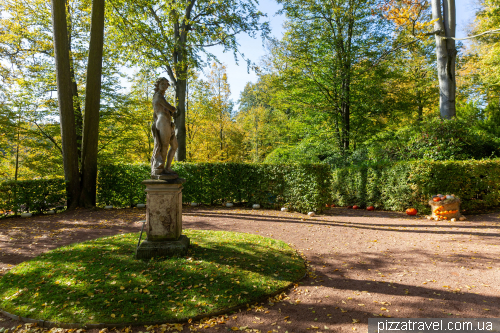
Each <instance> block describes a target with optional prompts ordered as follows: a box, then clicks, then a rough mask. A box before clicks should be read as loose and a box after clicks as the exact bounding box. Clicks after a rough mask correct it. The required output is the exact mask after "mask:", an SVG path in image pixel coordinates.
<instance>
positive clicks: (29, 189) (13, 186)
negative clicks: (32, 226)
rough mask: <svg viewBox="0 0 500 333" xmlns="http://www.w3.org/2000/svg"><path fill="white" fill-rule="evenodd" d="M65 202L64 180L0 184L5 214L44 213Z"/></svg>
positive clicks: (21, 181)
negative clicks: (9, 212) (10, 212)
mask: <svg viewBox="0 0 500 333" xmlns="http://www.w3.org/2000/svg"><path fill="white" fill-rule="evenodd" d="M65 202H66V183H65V181H64V179H38V180H19V181H7V182H4V183H1V184H0V210H1V211H3V212H8V211H13V212H15V213H17V212H42V211H45V210H49V209H53V208H55V207H57V206H61V205H64V204H65Z"/></svg>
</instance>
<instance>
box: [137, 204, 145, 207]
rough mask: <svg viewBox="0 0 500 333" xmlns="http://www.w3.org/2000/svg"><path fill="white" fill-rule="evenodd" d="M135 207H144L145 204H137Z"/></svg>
mask: <svg viewBox="0 0 500 333" xmlns="http://www.w3.org/2000/svg"><path fill="white" fill-rule="evenodd" d="M136 207H137V208H144V207H146V204H137V205H136Z"/></svg>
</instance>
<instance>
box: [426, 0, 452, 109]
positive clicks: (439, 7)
mask: <svg viewBox="0 0 500 333" xmlns="http://www.w3.org/2000/svg"><path fill="white" fill-rule="evenodd" d="M432 19H433V20H435V22H434V33H435V35H436V58H437V73H438V80H439V110H440V113H441V117H442V118H444V119H451V118H452V117H455V116H456V109H455V92H456V78H455V62H456V58H457V48H456V45H455V29H456V9H455V0H432Z"/></svg>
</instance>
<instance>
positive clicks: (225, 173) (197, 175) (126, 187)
mask: <svg viewBox="0 0 500 333" xmlns="http://www.w3.org/2000/svg"><path fill="white" fill-rule="evenodd" d="M172 168H173V169H174V170H175V171H176V172H177V173H178V174H179V176H180V177H182V178H185V179H186V180H187V181H186V183H184V184H183V187H184V189H183V191H182V196H183V201H184V202H199V203H204V204H208V205H213V204H223V203H225V202H237V203H243V204H246V205H248V206H251V205H252V204H254V203H258V204H260V205H262V206H263V207H268V208H272V207H282V206H283V205H287V206H288V207H289V208H290V209H293V210H296V211H300V212H308V211H312V210H315V211H321V209H322V207H324V206H325V204H326V203H327V202H329V201H331V198H330V176H329V173H330V167H329V166H327V165H324V164H296V165H274V164H243V163H175V164H174V165H173V166H172ZM148 178H150V177H149V166H146V165H105V166H101V167H100V168H99V176H98V194H97V198H98V205H101V206H102V205H105V204H112V205H114V206H119V207H123V206H131V205H133V204H135V203H138V202H145V196H146V193H145V192H144V189H145V186H144V185H142V184H141V182H142V181H143V180H145V179H148Z"/></svg>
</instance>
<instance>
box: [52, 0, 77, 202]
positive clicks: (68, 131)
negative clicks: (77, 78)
mask: <svg viewBox="0 0 500 333" xmlns="http://www.w3.org/2000/svg"><path fill="white" fill-rule="evenodd" d="M66 20H67V18H66V1H65V0H52V26H53V36H54V57H55V63H56V78H57V96H58V101H59V115H60V123H61V137H62V152H63V163H64V177H65V179H66V182H67V195H68V208H70V209H72V208H76V207H77V206H78V201H79V198H80V172H79V163H78V148H77V141H76V128H75V114H74V110H73V91H72V90H71V86H72V82H71V72H70V57H69V48H68V29H67V21H66Z"/></svg>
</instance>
